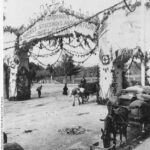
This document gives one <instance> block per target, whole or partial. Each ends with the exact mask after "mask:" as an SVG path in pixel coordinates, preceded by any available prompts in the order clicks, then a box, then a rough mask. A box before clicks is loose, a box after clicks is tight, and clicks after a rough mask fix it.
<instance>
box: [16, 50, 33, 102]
mask: <svg viewBox="0 0 150 150" xmlns="http://www.w3.org/2000/svg"><path fill="white" fill-rule="evenodd" d="M17 56H18V58H19V66H18V71H17V78H16V89H17V96H16V100H26V99H30V97H31V90H30V88H31V82H30V73H29V57H28V49H26V48H25V47H24V48H21V49H19V51H18V53H17Z"/></svg>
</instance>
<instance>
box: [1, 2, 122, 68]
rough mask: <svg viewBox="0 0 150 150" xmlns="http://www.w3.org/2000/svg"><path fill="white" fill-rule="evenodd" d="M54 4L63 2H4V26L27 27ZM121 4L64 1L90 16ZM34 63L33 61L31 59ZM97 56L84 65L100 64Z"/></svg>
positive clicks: (68, 5)
mask: <svg viewBox="0 0 150 150" xmlns="http://www.w3.org/2000/svg"><path fill="white" fill-rule="evenodd" d="M52 2H62V1H54V0H51V1H50V0H6V2H4V13H5V16H6V20H5V21H4V25H10V26H12V27H20V26H21V25H25V26H27V25H28V24H29V20H30V18H36V16H37V15H38V14H39V13H40V12H42V7H41V5H45V4H51V3H52ZM118 2H120V1H119V0H64V6H65V7H66V8H72V10H74V11H76V12H79V11H81V12H82V13H84V14H89V16H91V15H93V14H95V13H97V12H99V11H101V10H103V9H105V8H108V7H110V6H112V5H113V4H116V3H118ZM57 58H58V55H56V56H54V57H53V58H48V59H44V60H42V61H44V63H46V64H47V63H53V62H55V60H56V59H57ZM30 60H31V61H33V59H30ZM98 60H99V59H98V53H97V55H96V56H95V55H93V56H91V57H90V58H89V59H88V60H87V61H86V62H85V63H84V64H83V65H84V66H92V65H96V64H97V63H98Z"/></svg>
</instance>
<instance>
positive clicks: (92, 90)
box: [79, 82, 99, 102]
mask: <svg viewBox="0 0 150 150" xmlns="http://www.w3.org/2000/svg"><path fill="white" fill-rule="evenodd" d="M79 87H82V88H84V89H85V92H84V95H83V101H84V102H87V101H88V100H89V96H90V95H94V94H98V92H99V86H98V82H89V83H85V84H82V83H81V84H80V85H79Z"/></svg>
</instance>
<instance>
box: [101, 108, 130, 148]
mask: <svg viewBox="0 0 150 150" xmlns="http://www.w3.org/2000/svg"><path fill="white" fill-rule="evenodd" d="M128 114H129V110H128V109H127V108H125V107H118V108H116V109H114V108H112V110H111V111H110V113H109V114H108V115H107V117H106V118H105V119H104V130H103V129H101V132H102V136H101V139H102V140H103V145H104V148H108V147H110V142H111V134H113V144H116V135H117V132H118V131H119V134H120V145H121V144H122V136H124V137H125V140H126V142H127V126H128V123H127V121H128Z"/></svg>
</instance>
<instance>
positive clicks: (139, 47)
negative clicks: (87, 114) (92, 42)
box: [99, 1, 150, 102]
mask: <svg viewBox="0 0 150 150" xmlns="http://www.w3.org/2000/svg"><path fill="white" fill-rule="evenodd" d="M149 6H150V2H149V1H147V2H146V3H144V5H143V6H141V2H140V1H137V2H135V3H133V4H132V5H130V6H128V7H130V8H131V9H132V11H131V10H130V9H126V5H124V4H123V5H119V6H118V7H115V8H114V9H111V10H109V11H108V12H106V13H105V14H104V18H107V19H105V21H104V22H103V26H104V27H103V28H101V29H102V31H101V32H106V34H105V35H104V36H103V37H102V38H100V39H99V43H100V44H99V45H100V47H99V48H100V53H99V58H100V61H99V66H100V67H99V68H100V70H99V74H100V78H99V85H100V93H99V95H100V100H101V101H103V102H106V101H107V100H108V99H110V98H111V97H112V96H114V95H115V96H116V95H117V94H118V93H119V92H120V90H121V89H122V88H125V87H123V86H124V85H125V84H124V79H125V71H127V70H128V69H129V68H130V66H131V63H132V62H133V61H134V60H136V59H139V60H140V62H141V63H142V62H144V65H146V62H145V59H147V60H149V58H150V57H149V52H150V42H149V39H150V29H149V28H148V26H150V20H149V19H148V18H150V7H149ZM142 7H143V8H142ZM143 10H144V16H143V12H142V11H143ZM143 17H144V20H143ZM143 21H144V23H143ZM143 24H144V26H143ZM142 32H144V33H143V34H142ZM143 39H144V41H143ZM143 44H144V47H143ZM147 64H148V62H147ZM147 67H148V66H147ZM146 73H147V74H146V75H147V77H148V76H149V75H148V70H147V72H146ZM147 79H148V80H149V78H147Z"/></svg>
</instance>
